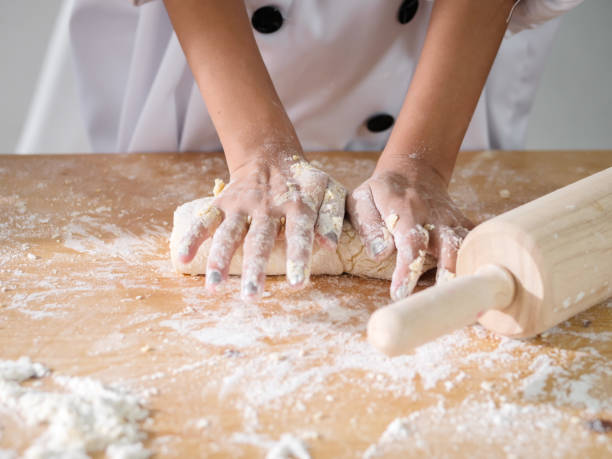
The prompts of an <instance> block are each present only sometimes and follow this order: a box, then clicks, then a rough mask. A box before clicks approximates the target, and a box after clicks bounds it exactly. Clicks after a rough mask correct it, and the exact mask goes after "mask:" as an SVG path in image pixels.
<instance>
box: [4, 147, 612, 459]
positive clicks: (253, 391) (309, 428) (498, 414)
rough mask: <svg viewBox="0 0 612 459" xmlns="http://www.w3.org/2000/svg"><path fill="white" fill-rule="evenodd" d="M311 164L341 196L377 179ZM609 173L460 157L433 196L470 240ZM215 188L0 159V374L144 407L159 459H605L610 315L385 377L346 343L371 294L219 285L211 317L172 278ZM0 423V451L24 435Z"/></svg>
mask: <svg viewBox="0 0 612 459" xmlns="http://www.w3.org/2000/svg"><path fill="white" fill-rule="evenodd" d="M310 157H311V158H312V159H314V160H315V161H317V162H318V163H319V165H320V166H322V167H323V168H325V169H326V170H328V171H330V172H331V173H332V174H333V175H334V176H336V177H337V178H338V179H339V180H340V181H342V182H343V183H344V184H345V185H347V186H349V187H354V186H356V185H357V184H358V183H359V182H360V181H361V180H363V179H364V178H365V177H366V176H367V175H368V173H369V172H370V171H371V170H372V168H373V166H374V164H375V160H376V154H370V153H321V154H312V155H310ZM611 166H612V152H611V151H599V152H597V151H568V152H471V153H462V154H461V155H460V158H459V161H458V165H457V169H456V171H455V175H454V178H453V182H452V184H451V191H452V195H453V196H454V198H455V199H456V200H457V201H458V203H459V204H460V206H461V207H462V209H464V211H465V212H466V213H467V214H468V216H469V217H470V218H472V219H473V220H475V221H477V222H480V221H483V220H485V219H487V218H490V217H491V216H493V215H495V214H498V213H501V212H504V211H506V210H508V209H511V208H513V207H515V206H517V205H519V204H521V203H524V202H526V201H528V200H531V199H533V198H536V197H538V196H540V195H542V194H545V193H547V192H550V191H552V190H554V189H556V188H558V187H561V186H563V185H565V184H568V183H570V182H573V181H575V180H578V179H580V178H583V177H585V176H587V175H589V174H592V173H594V172H596V171H598V170H601V169H603V168H607V167H611ZM215 177H222V178H227V173H226V172H225V163H224V161H223V159H222V156H220V155H218V154H151V155H77V156H73V155H70V156H0V231H1V233H0V234H1V239H2V246H1V248H0V263H1V265H2V266H1V268H0V283H1V284H0V285H1V286H2V288H3V291H2V293H0V306H1V308H0V359H15V358H18V357H19V356H21V355H27V356H30V357H31V358H32V359H33V360H35V361H39V362H42V363H44V364H45V365H48V366H49V367H51V368H52V369H53V370H54V371H55V372H57V373H62V374H68V375H73V376H80V375H87V376H92V377H95V378H97V379H99V380H101V381H103V382H105V383H120V384H122V385H124V386H125V387H127V388H129V389H130V390H131V391H133V392H134V393H142V392H144V393H145V394H148V398H147V401H146V406H147V408H149V409H150V410H151V412H150V413H151V414H150V418H151V419H150V420H148V421H147V422H145V423H144V425H143V429H144V430H145V431H146V432H147V433H148V437H149V439H148V440H147V443H146V446H147V447H149V448H151V449H152V450H153V451H155V452H156V453H159V454H160V455H161V456H164V457H165V456H168V457H203V456H208V457H261V456H263V455H264V453H265V451H266V449H267V448H268V447H269V446H270V445H271V444H272V443H273V442H274V441H276V440H278V439H279V437H280V436H281V435H282V434H283V433H290V434H293V435H294V436H296V437H298V438H302V439H303V440H304V442H305V443H306V444H307V445H308V447H309V449H310V453H311V454H312V456H313V457H315V458H343V457H362V455H363V453H364V452H365V451H366V449H368V448H369V450H368V451H369V452H368V454H369V457H379V456H380V457H383V456H384V457H402V458H404V457H426V456H441V457H463V456H465V457H487V458H489V457H545V456H546V457H550V456H560V457H582V458H585V457H589V458H592V457H604V456H607V457H610V454H612V433H605V432H598V431H597V430H600V431H602V430H606V429H605V426H606V425H607V424H606V423H605V422H603V423H599V424H598V423H597V422H592V421H596V420H597V419H604V420H605V419H612V401H611V400H612V363H611V359H612V302H608V303H607V304H602V305H599V306H596V307H594V308H592V309H590V310H589V311H586V312H584V313H582V314H580V315H579V316H577V317H575V318H574V319H572V320H570V321H568V322H566V323H564V324H562V325H560V326H559V327H556V328H555V329H553V330H551V331H549V332H547V333H545V334H543V335H542V336H539V337H537V338H535V339H532V340H528V341H512V340H508V339H501V338H498V337H496V336H493V335H491V334H489V333H488V332H486V331H485V330H484V329H482V328H481V327H479V326H473V327H468V328H466V329H464V330H461V331H458V332H456V333H454V334H451V335H448V336H446V337H443V338H441V339H439V340H437V341H435V342H433V343H430V344H427V345H425V346H422V347H420V348H418V349H417V350H416V351H415V352H414V353H412V354H409V355H407V356H402V357H397V358H394V359H389V358H386V357H384V356H383V355H381V354H379V353H377V352H376V351H375V350H373V349H371V348H370V347H369V346H368V345H367V343H366V341H365V333H364V331H365V324H366V321H367V319H368V316H369V314H370V313H371V312H372V311H373V310H374V309H375V308H377V307H380V306H382V305H385V304H386V303H388V302H389V297H388V287H389V285H388V283H387V282H383V281H374V280H366V279H358V278H351V277H348V276H341V277H319V278H315V279H313V282H312V284H311V286H310V287H309V288H307V289H306V290H304V291H301V292H299V293H289V292H287V290H286V288H285V283H284V281H283V279H282V278H279V279H270V280H269V281H268V283H267V287H266V289H267V292H268V293H266V296H265V297H264V299H263V300H262V301H261V302H260V303H258V304H256V305H248V304H244V303H242V302H241V301H240V300H239V297H238V280H236V279H234V280H232V281H231V286H230V289H229V290H228V291H226V292H225V293H224V294H222V295H221V296H219V297H212V296H209V295H207V294H206V292H205V291H204V289H203V283H204V280H203V278H201V277H184V276H181V275H178V274H176V273H175V272H174V271H173V269H172V267H171V264H170V262H169V253H168V244H167V240H168V236H169V233H170V230H171V222H172V212H173V210H174V208H175V207H176V206H177V205H178V204H180V203H182V202H184V201H187V200H191V199H194V198H197V197H201V196H203V195H208V194H210V192H211V189H212V180H213V178H215ZM611 186H612V184H611ZM501 190H508V192H509V196H507V197H505V198H502V197H501V196H500V191H501ZM501 194H502V195H507V194H508V193H507V192H505V191H503V192H501ZM28 254H31V255H28ZM425 284H426V283H425ZM398 417H399V418H402V419H401V420H400V421H397V422H396V423H395V427H398V426H399V427H400V428H399V429H395V430H393V429H391V430H392V431H390V432H387V433H386V434H384V435H382V434H383V431H385V429H386V428H387V426H388V425H389V424H390V423H391V421H393V420H394V419H396V418H398ZM202 418H205V419H206V420H207V421H206V422H204V423H202V422H200V423H199V424H198V422H197V421H198V420H199V419H202ZM2 423H3V421H2V418H0V432H2V429H4V430H3V435H0V449H1V448H8V449H15V450H23V448H24V447H25V446H26V445H27V443H28V441H29V439H31V438H33V436H34V435H36V432H32V431H30V430H29V429H27V428H25V427H24V426H23V425H21V424H19V423H6V422H5V425H3V426H2V425H1V424H2ZM206 424H207V426H206V427H204V425H206ZM598 426H599V428H598ZM602 426H603V427H604V428H602ZM373 445H374V446H373Z"/></svg>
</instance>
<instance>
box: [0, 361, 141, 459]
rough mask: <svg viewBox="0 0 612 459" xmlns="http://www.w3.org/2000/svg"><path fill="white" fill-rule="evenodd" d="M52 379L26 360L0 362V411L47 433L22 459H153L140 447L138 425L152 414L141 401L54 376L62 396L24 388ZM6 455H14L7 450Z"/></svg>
mask: <svg viewBox="0 0 612 459" xmlns="http://www.w3.org/2000/svg"><path fill="white" fill-rule="evenodd" d="M49 374H50V371H49V370H48V369H47V368H46V367H45V366H44V365H42V364H40V363H33V362H32V361H31V360H30V359H29V358H28V357H21V358H20V359H18V360H0V411H7V410H8V412H9V413H12V414H17V415H18V416H19V417H20V418H21V419H23V421H24V422H25V423H26V425H27V426H30V427H34V426H37V427H43V431H42V433H41V434H40V435H39V436H38V437H37V438H36V439H35V440H34V441H33V442H32V443H31V445H30V447H29V448H28V449H27V450H26V451H25V452H24V453H23V457H24V458H26V459H29V458H49V457H70V458H83V457H87V456H88V453H97V452H103V451H105V452H106V455H107V457H109V458H116V459H141V458H148V457H149V456H150V455H151V453H150V452H149V451H147V450H146V449H145V448H144V447H143V445H142V443H141V441H142V440H144V439H145V437H146V434H145V433H144V432H142V431H141V430H140V427H139V423H140V422H141V421H143V420H144V419H146V417H147V415H148V412H147V410H145V409H144V408H142V406H141V400H140V399H139V398H137V397H135V396H133V395H130V394H128V393H127V392H125V391H123V390H120V389H117V388H110V387H106V386H104V385H102V384H101V383H100V382H99V381H96V380H94V379H91V378H76V377H69V376H63V375H53V376H51V379H52V381H53V383H54V384H55V385H56V386H58V387H60V388H61V389H63V390H62V391H61V392H59V391H58V392H48V391H43V390H39V389H37V388H35V387H25V386H24V385H22V383H23V382H25V381H27V380H30V379H34V378H43V377H45V376H48V375H49ZM34 385H36V383H34ZM2 454H3V455H4V456H6V457H11V455H13V454H12V452H9V451H6V450H3V451H2ZM0 456H1V455H0Z"/></svg>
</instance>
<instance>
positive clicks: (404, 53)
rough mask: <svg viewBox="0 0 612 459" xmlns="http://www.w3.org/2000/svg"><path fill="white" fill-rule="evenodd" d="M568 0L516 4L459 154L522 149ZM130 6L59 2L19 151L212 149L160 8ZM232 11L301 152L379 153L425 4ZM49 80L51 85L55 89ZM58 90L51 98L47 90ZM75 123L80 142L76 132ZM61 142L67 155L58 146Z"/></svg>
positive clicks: (265, 2) (211, 134)
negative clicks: (242, 17) (249, 34)
mask: <svg viewBox="0 0 612 459" xmlns="http://www.w3.org/2000/svg"><path fill="white" fill-rule="evenodd" d="M581 1H582V0H522V1H519V2H518V3H517V5H516V7H515V9H514V10H513V13H512V17H511V20H510V24H509V28H508V30H509V33H508V34H507V35H506V38H505V39H504V40H503V43H502V45H501V48H500V50H499V53H498V56H497V58H496V60H495V63H494V65H493V68H492V70H491V73H490V75H489V78H488V80H487V83H486V85H485V88H484V90H483V92H482V94H481V97H480V99H479V102H478V105H477V107H476V110H475V112H474V115H473V118H472V120H471V123H470V126H469V128H468V131H467V133H466V136H465V139H464V141H463V144H462V149H486V148H500V149H520V148H522V147H523V143H524V139H525V134H526V129H527V119H528V115H529V111H530V109H531V105H532V102H533V97H534V93H535V90H536V87H537V83H538V79H539V76H540V74H541V72H542V69H543V64H544V58H545V56H546V54H547V52H548V50H549V48H550V45H551V42H552V39H553V36H554V33H555V30H556V28H557V25H558V21H557V20H554V18H555V17H557V16H558V15H560V14H561V13H562V12H564V11H566V10H568V9H570V8H571V7H573V6H575V5H577V4H578V3H580V2H581ZM133 3H134V4H142V6H139V7H135V6H134V5H133V4H132V2H130V1H129V0H66V3H65V5H64V10H63V14H62V15H61V16H60V20H59V22H58V26H57V27H58V28H59V31H58V32H57V34H60V35H61V34H63V39H59V38H57V39H56V40H55V41H56V42H57V43H55V53H53V51H54V50H53V49H52V50H51V51H52V52H51V53H50V54H55V61H58V62H60V61H61V62H63V65H64V67H67V65H66V63H67V62H68V61H71V65H72V69H71V70H64V72H63V73H62V71H59V70H57V68H58V67H59V66H61V64H55V63H54V62H53V59H51V58H49V59H48V60H51V62H47V63H46V64H45V68H46V71H47V73H49V74H51V75H50V76H47V79H46V80H45V75H44V73H45V72H44V71H43V78H42V79H41V83H40V91H39V94H37V96H36V98H35V101H34V103H33V106H32V109H31V114H30V122H29V125H26V128H25V130H24V134H23V136H22V139H21V142H20V145H19V149H20V150H21V151H22V152H28V151H32V152H44V151H48V150H49V149H50V148H51V149H52V148H53V145H54V143H55V144H58V145H62V141H58V139H60V138H61V137H62V135H64V136H65V135H67V134H69V135H68V137H69V138H75V139H77V140H76V141H75V147H76V149H77V151H84V146H83V142H82V139H83V138H87V139H88V141H89V143H90V146H91V149H92V150H93V151H96V152H156V151H219V150H221V144H220V142H219V139H218V136H217V134H216V132H215V129H214V127H213V124H212V122H211V119H210V117H209V115H208V112H207V109H206V105H205V102H204V101H203V99H202V96H201V94H200V92H199V90H198V87H197V85H196V84H195V82H194V79H193V76H192V74H191V71H190V69H189V66H188V64H187V61H186V59H185V56H184V54H183V52H182V49H181V47H180V45H179V42H178V40H177V37H176V34H175V33H174V31H173V29H172V25H171V23H170V20H169V18H168V15H167V12H166V10H165V7H164V5H163V2H162V1H161V0H154V1H149V2H147V1H146V0H145V1H142V0H133ZM245 3H246V9H247V12H248V14H249V17H250V18H251V22H252V25H253V28H254V35H255V39H256V41H257V44H258V46H259V49H260V51H261V54H262V57H263V60H264V62H265V64H266V66H267V68H268V71H269V73H270V75H271V78H272V80H273V82H274V85H275V87H276V89H277V92H278V94H279V96H280V99H281V101H282V102H283V105H284V106H285V108H286V110H287V113H288V115H289V118H290V119H291V121H292V122H293V124H294V126H295V129H296V131H297V134H298V137H299V139H300V141H301V143H302V146H303V147H304V150H306V151H312V150H380V149H382V148H383V147H384V145H385V143H386V141H387V139H388V137H389V134H390V132H391V125H392V122H393V120H394V119H395V118H396V117H397V115H398V113H399V111H400V108H401V106H402V103H403V100H404V96H405V94H406V92H407V90H408V86H409V84H410V80H411V77H412V75H413V73H414V70H415V67H416V63H417V60H418V57H419V54H420V51H421V48H422V46H423V42H424V39H425V33H426V30H427V26H428V23H429V18H430V14H431V9H432V2H430V1H425V0H351V1H348V0H345V1H338V0H246V2H245ZM536 26H537V27H536ZM518 32H520V33H518ZM58 49H61V51H58ZM49 67H51V70H49ZM72 71H73V72H74V74H73V75H68V76H66V73H68V72H72ZM62 76H63V77H65V78H64V79H63V80H61V78H62ZM449 78H452V75H450V76H449ZM53 79H55V80H61V81H58V82H57V84H56V85H55V88H54V85H53V81H51V82H50V81H49V80H53ZM70 79H72V80H70ZM67 80H70V81H74V83H75V85H76V88H77V91H76V92H75V91H74V89H68V90H66V88H65V87H66V86H67V83H66V81H67ZM62 87H63V88H64V90H63V92H62V91H60V90H57V91H54V89H58V88H59V89H62ZM41 92H42V94H40V93H41ZM75 95H76V96H75ZM40 99H42V102H41V100H40ZM76 99H78V108H77V107H76V106H77V103H75V102H74V101H75V100H76ZM70 101H72V102H70ZM71 104H72V105H74V106H75V108H74V111H78V113H80V118H81V119H82V120H83V121H82V122H76V121H75V120H76V119H77V118H79V116H76V115H75V114H74V113H72V114H69V113H64V116H63V117H61V118H63V119H66V126H65V129H64V130H62V129H61V128H58V126H57V125H58V123H60V124H61V121H58V116H57V114H58V108H57V106H58V105H60V106H63V109H61V108H60V109H59V113H62V112H68V111H69V110H68V109H67V108H66V106H67V105H71ZM449 116H452V115H450V114H449ZM68 123H72V124H71V125H69V124H68ZM50 125H51V126H52V127H53V129H49V127H48V126H50ZM79 125H80V127H79ZM79 129H82V130H83V131H84V135H75V133H74V131H75V130H79ZM54 137H55V139H56V140H54ZM79 139H80V140H79ZM77 142H80V145H78V144H77ZM62 148H63V149H64V150H65V151H66V150H68V151H70V148H67V146H66V145H65V140H64V144H63V145H62Z"/></svg>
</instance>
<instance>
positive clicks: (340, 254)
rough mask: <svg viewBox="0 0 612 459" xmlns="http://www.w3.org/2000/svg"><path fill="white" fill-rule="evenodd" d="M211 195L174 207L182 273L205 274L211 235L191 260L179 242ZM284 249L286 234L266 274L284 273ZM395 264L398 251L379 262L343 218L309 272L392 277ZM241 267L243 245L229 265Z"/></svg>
mask: <svg viewBox="0 0 612 459" xmlns="http://www.w3.org/2000/svg"><path fill="white" fill-rule="evenodd" d="M212 199H213V198H212V197H206V198H201V199H196V200H195V201H191V202H187V203H185V204H183V205H181V206H179V207H177V209H176V210H175V211H174V225H173V228H172V235H171V236H170V256H171V258H172V264H173V265H174V268H175V269H176V270H177V271H178V272H180V273H183V274H205V273H206V259H207V257H208V251H209V250H210V244H211V239H208V240H207V241H206V242H204V243H203V244H202V245H201V246H200V248H199V249H198V253H197V254H196V256H195V257H194V259H193V260H191V262H189V263H181V262H180V261H179V260H178V244H179V242H180V240H181V239H182V237H183V235H184V234H185V233H186V232H187V231H188V230H189V226H190V225H191V223H192V222H193V220H194V218H197V216H198V215H199V214H201V212H202V211H204V210H206V208H208V206H209V205H210V202H211V201H212ZM285 252H286V243H285V240H284V238H279V239H278V240H277V241H276V244H275V245H274V249H273V250H272V254H271V255H270V259H269V260H268V264H267V266H266V274H267V275H270V276H273V275H284V274H285ZM424 265H425V266H424V268H423V272H425V271H427V270H429V269H431V268H433V267H435V266H436V263H435V260H434V259H433V258H432V257H431V256H430V255H428V256H427V258H426V260H425V263H424ZM394 268H395V254H393V255H391V256H390V257H388V258H387V259H385V260H383V261H381V262H376V261H374V260H372V259H371V258H370V257H368V255H367V254H366V250H365V247H364V246H363V244H362V243H361V239H360V238H359V235H358V234H357V233H356V232H355V230H354V229H353V227H352V225H351V224H350V222H348V221H347V220H345V221H344V225H343V226H342V234H341V235H340V240H339V241H338V246H337V248H336V251H335V252H333V251H331V250H328V249H325V248H323V247H320V246H319V245H318V244H317V243H316V242H315V244H314V247H313V252H312V265H311V270H310V273H311V274H313V275H318V274H330V275H339V274H342V273H348V274H353V275H355V276H362V277H371V278H375V279H386V280H389V279H391V275H392V274H393V269H394ZM241 270H242V247H241V248H239V249H238V250H237V251H236V253H235V255H234V258H233V259H232V263H231V265H230V270H229V273H230V274H240V273H241Z"/></svg>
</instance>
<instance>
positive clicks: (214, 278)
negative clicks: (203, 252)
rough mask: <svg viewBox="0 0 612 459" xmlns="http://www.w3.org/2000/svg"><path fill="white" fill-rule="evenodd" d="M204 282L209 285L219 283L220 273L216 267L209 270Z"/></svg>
mask: <svg viewBox="0 0 612 459" xmlns="http://www.w3.org/2000/svg"><path fill="white" fill-rule="evenodd" d="M206 281H207V282H206V283H207V284H210V285H216V284H219V283H221V273H220V272H219V271H217V270H216V269H213V270H211V271H210V272H209V273H208V276H206Z"/></svg>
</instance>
